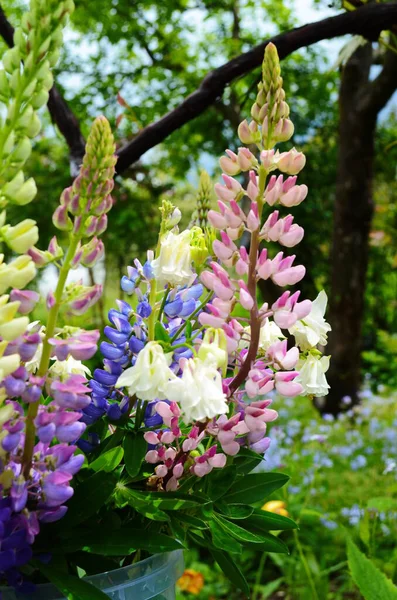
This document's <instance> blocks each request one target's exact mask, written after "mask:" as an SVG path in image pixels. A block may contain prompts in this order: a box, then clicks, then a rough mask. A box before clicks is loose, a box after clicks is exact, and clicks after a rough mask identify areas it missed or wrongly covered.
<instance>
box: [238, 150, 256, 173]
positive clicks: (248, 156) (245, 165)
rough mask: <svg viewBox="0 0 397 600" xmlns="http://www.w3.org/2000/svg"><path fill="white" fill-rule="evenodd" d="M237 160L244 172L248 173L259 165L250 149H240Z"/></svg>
mask: <svg viewBox="0 0 397 600" xmlns="http://www.w3.org/2000/svg"><path fill="white" fill-rule="evenodd" d="M237 160H238V163H239V165H240V168H241V170H242V171H248V170H249V169H252V167H255V166H256V165H257V163H258V161H257V160H256V158H255V156H254V155H253V154H252V152H251V150H249V148H239V149H238V156H237Z"/></svg>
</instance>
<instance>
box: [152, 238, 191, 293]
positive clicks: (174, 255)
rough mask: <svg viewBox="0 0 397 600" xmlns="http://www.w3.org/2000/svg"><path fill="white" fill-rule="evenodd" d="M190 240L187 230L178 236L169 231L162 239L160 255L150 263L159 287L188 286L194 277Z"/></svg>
mask: <svg viewBox="0 0 397 600" xmlns="http://www.w3.org/2000/svg"><path fill="white" fill-rule="evenodd" d="M190 239H191V232H190V230H189V229H187V230H186V231H183V232H182V233H179V234H177V233H173V232H172V231H169V232H168V233H166V234H165V235H164V237H163V238H162V240H161V246H160V254H159V256H158V257H157V258H156V259H155V260H154V261H153V262H152V269H153V273H154V276H155V278H156V279H157V281H158V282H159V284H160V285H161V286H164V285H166V284H167V283H169V284H171V285H188V284H189V283H190V281H191V280H192V278H193V277H194V275H195V274H194V272H193V271H192V267H191V262H192V257H191V250H190Z"/></svg>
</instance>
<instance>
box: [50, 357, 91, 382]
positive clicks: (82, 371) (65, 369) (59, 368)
mask: <svg viewBox="0 0 397 600" xmlns="http://www.w3.org/2000/svg"><path fill="white" fill-rule="evenodd" d="M48 372H49V374H50V376H51V377H52V379H60V380H61V381H64V380H65V379H67V378H68V377H69V375H83V376H84V377H85V376H86V375H88V376H91V371H90V370H89V368H88V367H86V366H85V365H83V363H82V362H81V360H76V359H75V358H73V356H70V355H69V356H68V357H67V359H66V360H57V359H54V363H53V364H52V365H51V367H50V368H49V371H48Z"/></svg>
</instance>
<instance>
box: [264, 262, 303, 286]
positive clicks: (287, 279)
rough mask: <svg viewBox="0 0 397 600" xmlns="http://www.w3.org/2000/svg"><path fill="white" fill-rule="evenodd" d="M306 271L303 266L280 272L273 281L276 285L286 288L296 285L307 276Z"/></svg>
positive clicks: (273, 277) (274, 276)
mask: <svg viewBox="0 0 397 600" xmlns="http://www.w3.org/2000/svg"><path fill="white" fill-rule="evenodd" d="M305 273H306V269H305V267H304V266H303V265H298V266H296V267H290V268H288V269H284V270H283V271H279V272H278V273H275V274H274V275H273V276H272V280H273V281H274V283H275V284H276V285H279V286H281V287H284V286H286V285H295V284H296V283H298V282H299V281H301V279H303V277H304V276H305Z"/></svg>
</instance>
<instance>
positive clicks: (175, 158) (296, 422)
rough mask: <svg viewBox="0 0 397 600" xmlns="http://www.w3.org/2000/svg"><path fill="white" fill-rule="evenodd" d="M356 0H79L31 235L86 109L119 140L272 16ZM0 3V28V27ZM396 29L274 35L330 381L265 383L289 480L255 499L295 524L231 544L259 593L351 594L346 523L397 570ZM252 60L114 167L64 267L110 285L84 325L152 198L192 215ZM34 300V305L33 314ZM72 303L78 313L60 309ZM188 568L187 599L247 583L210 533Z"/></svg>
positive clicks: (270, 25)
mask: <svg viewBox="0 0 397 600" xmlns="http://www.w3.org/2000/svg"><path fill="white" fill-rule="evenodd" d="M364 4H366V2H365V1H363V2H362V1H361V0H350V1H349V2H347V1H346V2H341V1H340V0H324V1H323V0H163V1H162V2H158V1H156V0H76V11H75V13H74V14H73V17H72V22H71V25H70V26H69V28H68V29H67V32H66V43H65V48H64V50H63V53H62V56H61V61H60V63H59V64H58V67H57V72H56V85H57V89H58V92H57V93H58V94H59V97H63V98H64V99H66V101H67V106H68V108H67V110H66V112H65V114H63V115H62V114H61V115H60V114H59V111H60V110H61V112H62V109H60V106H62V103H59V102H58V103H55V104H53V106H52V111H51V113H52V117H51V116H50V113H49V112H48V110H44V111H43V116H42V118H43V120H44V122H45V126H44V128H43V130H42V133H41V135H40V137H39V139H38V140H37V142H36V143H35V146H34V152H33V153H32V156H31V158H30V159H29V160H30V165H29V166H28V168H27V171H29V172H34V173H35V179H36V182H37V187H38V195H37V197H36V199H35V201H34V202H32V203H31V204H30V205H27V206H26V207H24V211H25V212H26V216H29V217H31V218H33V219H35V220H36V221H37V222H38V225H39V228H40V232H41V238H40V242H39V245H40V247H41V248H45V247H47V245H48V243H49V241H50V239H51V237H52V235H53V228H52V223H51V215H52V213H53V211H54V209H55V207H56V206H57V203H58V201H59V196H60V193H61V192H62V190H63V189H64V188H65V187H66V186H67V185H69V184H70V181H71V171H72V172H73V174H75V170H76V166H77V165H78V164H79V161H80V159H81V147H82V145H83V144H84V138H85V137H86V136H87V134H88V130H89V127H90V124H91V123H92V121H93V119H94V118H95V117H96V116H97V115H99V114H105V116H106V117H107V118H108V119H109V120H110V122H111V124H112V128H113V131H114V134H115V137H116V139H117V142H118V146H119V147H120V148H122V147H125V146H126V144H128V143H130V142H132V141H133V140H137V141H138V140H139V134H140V132H141V131H142V130H144V129H145V128H146V127H148V126H149V125H150V124H152V123H154V122H156V121H157V120H158V119H160V118H161V117H162V116H163V115H165V114H166V113H167V112H169V111H172V110H173V109H175V108H176V107H178V105H180V103H181V102H182V101H183V100H184V98H186V97H187V96H188V95H189V94H191V93H192V92H194V91H195V90H196V89H197V88H199V86H200V83H201V81H202V80H203V78H204V77H205V75H206V74H207V73H208V72H209V71H211V70H213V69H216V68H218V67H220V66H221V65H224V64H225V63H227V62H228V61H229V60H231V59H233V58H234V57H236V56H239V55H241V54H243V53H244V52H247V51H249V50H250V49H251V48H253V47H254V46H255V45H257V44H259V43H262V42H264V41H265V40H267V39H269V38H271V37H273V36H275V35H277V34H279V33H282V32H287V31H289V30H291V29H293V28H294V27H298V26H300V25H304V24H306V23H311V22H314V21H318V20H320V19H327V18H328V17H332V16H334V15H342V14H345V13H350V12H353V11H360V10H362V8H363V6H362V5H364ZM369 4H371V3H369ZM383 4H394V3H387V2H383ZM0 5H1V9H2V11H4V15H6V17H7V19H8V22H9V23H14V24H15V23H19V21H20V18H21V14H22V12H23V11H24V10H25V9H26V2H24V1H23V0H3V1H2V2H1V3H0ZM4 15H3V13H1V15H0V17H1V18H0V28H1V33H2V38H4V39H5V40H6V41H7V27H8V26H9V24H5V22H4V19H3V16H4ZM366 27H367V26H366ZM368 28H369V29H370V25H368ZM364 29H365V28H364ZM396 32H397V28H396V26H394V25H392V26H391V31H383V32H382V33H381V35H380V37H379V31H377V32H376V35H375V36H373V37H371V36H368V37H369V38H370V39H371V41H370V42H368V41H367V39H365V38H364V37H361V36H360V35H343V36H340V37H335V38H333V39H331V40H324V41H320V42H319V43H317V44H313V45H311V46H310V47H304V48H301V49H300V50H297V51H295V52H292V53H289V52H287V51H284V54H288V56H286V58H284V60H283V61H282V71H283V77H284V87H285V89H286V93H287V97H288V99H289V104H290V107H291V112H292V120H293V122H294V124H295V130H296V131H297V132H298V133H297V134H296V135H295V136H294V138H293V144H294V145H295V146H296V147H297V148H298V149H300V150H303V151H304V153H305V154H306V157H307V163H306V168H305V170H304V171H303V175H302V178H301V180H300V183H305V184H307V185H308V187H309V195H308V198H307V200H306V201H305V202H304V203H303V204H302V205H301V207H300V213H299V224H300V225H302V226H304V228H305V237H304V239H303V241H302V242H301V244H300V246H299V248H298V250H297V256H298V259H299V262H300V263H304V264H305V265H306V267H307V273H309V274H310V275H307V276H306V278H305V279H304V280H303V282H302V283H301V289H302V294H303V297H307V298H311V299H314V298H315V297H316V296H317V294H318V291H319V290H320V289H322V288H324V289H325V290H326V292H327V294H328V298H329V307H328V313H327V320H328V321H329V322H330V323H331V325H332V328H333V333H332V334H331V336H330V343H329V346H328V350H329V351H328V352H327V353H328V354H331V368H330V371H329V372H328V374H327V377H328V381H329V383H330V385H331V390H330V394H329V395H328V396H327V398H326V399H325V400H324V401H323V402H322V403H321V402H320V403H318V404H315V403H314V402H313V403H312V402H311V401H310V400H308V399H295V400H293V401H292V400H289V399H281V398H280V397H277V396H275V397H274V404H273V407H274V408H275V409H276V410H277V411H278V412H279V419H278V421H277V422H276V423H275V424H273V425H272V426H271V427H269V435H270V437H271V438H272V445H271V447H270V449H269V451H268V452H267V454H266V460H265V462H264V463H263V464H262V465H260V467H259V468H260V469H264V470H272V469H275V470H278V471H283V472H285V473H287V474H289V475H290V477H291V479H290V482H289V485H288V486H286V487H285V491H284V492H283V493H281V494H280V493H279V494H278V495H277V494H275V495H274V497H271V498H267V499H264V504H265V500H266V503H268V502H269V501H270V502H271V504H267V508H266V509H267V510H270V511H275V512H280V511H281V512H280V514H284V515H289V516H291V517H292V518H293V519H294V520H296V521H297V522H298V523H299V527H300V529H299V530H298V531H293V532H284V533H282V534H281V536H280V537H281V539H282V540H283V541H284V542H285V543H286V544H287V546H288V548H289V551H290V554H289V555H287V554H274V553H268V554H261V553H259V552H256V551H254V550H252V551H251V550H246V551H244V553H243V554H242V555H241V556H239V557H237V559H236V562H237V563H238V564H240V565H241V567H242V569H243V570H244V572H245V573H246V575H247V579H248V582H249V584H250V586H251V589H252V590H253V594H252V598H253V600H265V599H266V598H269V599H272V600H275V599H277V598H284V599H290V600H294V599H299V600H300V599H302V600H303V599H305V600H306V599H309V600H310V599H313V600H325V599H334V600H337V599H338V600H342V599H356V598H357V599H358V598H361V597H362V596H361V595H360V593H359V591H358V589H357V587H356V586H355V584H354V582H353V581H352V578H351V576H350V575H349V570H348V564H347V555H346V540H347V537H350V538H352V539H353V540H354V541H355V542H356V544H357V545H358V546H359V547H360V549H361V550H362V551H363V552H364V553H365V554H366V555H367V557H369V558H370V559H371V560H372V561H373V563H374V564H375V565H377V566H378V567H379V568H380V569H381V570H382V571H383V572H384V573H385V574H386V575H387V576H388V577H389V578H390V579H391V580H393V581H394V583H397V541H396V540H397V433H396V432H397V414H396V407H397V169H396V165H397V162H396V159H397V94H396V93H395V90H396V89H397V41H396V40H397V37H396V35H397V34H396ZM8 34H9V30H8ZM6 41H3V40H2V41H1V43H2V48H1V51H3V50H4V49H5V47H6ZM275 43H276V45H277V40H275ZM259 76H260V67H259V66H257V67H254V68H252V69H247V72H246V73H245V74H244V75H242V76H239V77H238V78H235V79H233V80H232V81H231V83H230V85H227V86H226V87H225V86H223V87H225V89H224V91H223V88H222V90H221V92H222V91H223V93H219V94H218V95H217V96H216V99H215V101H214V102H210V103H209V105H208V107H207V108H206V110H203V111H202V112H201V114H198V116H197V117H196V118H192V117H193V116H195V115H192V116H191V117H189V115H187V116H186V115H185V116H184V117H183V118H182V117H181V122H180V126H178V127H175V130H174V131H173V132H172V133H171V134H170V135H168V136H167V137H166V138H165V139H164V141H162V142H161V143H159V144H157V142H156V141H155V140H154V141H153V143H152V147H150V150H149V151H148V152H144V153H141V154H140V155H139V152H138V153H137V157H135V158H131V159H130V160H129V162H128V160H127V159H128V157H127V159H125V157H124V158H123V160H124V162H125V161H127V163H128V164H127V165H126V166H123V169H122V172H121V169H120V174H119V176H118V177H117V179H116V187H115V194H114V197H115V200H116V201H115V206H114V208H113V210H112V213H111V216H110V221H109V227H108V230H107V231H106V234H105V235H104V238H105V239H104V241H105V246H106V256H105V259H104V260H103V261H102V263H101V264H100V265H99V266H97V267H95V269H94V270H87V269H83V268H81V269H80V268H79V269H78V270H77V271H76V272H75V273H74V280H75V281H78V280H79V279H80V278H83V279H84V281H85V283H89V282H91V283H93V282H95V283H100V284H103V286H104V288H105V293H104V294H103V298H106V301H105V300H104V301H102V303H101V302H100V303H98V304H97V305H96V307H95V308H94V309H92V310H91V313H89V314H85V315H84V323H85V324H87V322H88V321H89V322H90V323H91V324H92V325H93V326H97V327H99V328H102V329H103V326H104V324H106V319H107V310H108V309H109V308H110V307H111V306H112V305H113V304H114V301H115V299H116V298H120V297H122V295H121V292H120V290H119V280H120V278H121V277H122V275H124V274H125V272H126V268H127V266H128V265H130V264H132V261H133V259H134V258H135V257H138V258H140V259H143V258H144V256H145V254H146V251H147V250H148V249H149V248H152V247H153V246H154V245H155V244H156V238H157V231H158V225H159V220H160V219H159V217H160V215H159V210H158V208H159V205H160V203H161V201H162V200H163V199H167V198H168V199H170V200H172V202H173V203H174V204H176V205H177V206H179V207H180V209H181V211H182V214H183V222H184V224H185V225H186V226H187V225H188V224H189V221H190V218H191V216H192V213H193V211H194V208H195V203H196V198H197V193H198V191H197V190H198V185H199V177H200V172H201V171H202V170H203V169H204V170H206V171H207V172H208V174H209V175H210V177H211V179H212V181H213V182H214V183H215V182H217V181H218V180H219V177H220V168H219V165H218V157H219V156H221V155H222V153H223V151H224V148H231V149H232V150H235V149H236V147H238V145H239V144H238V139H237V136H236V129H237V127H238V124H239V123H240V122H241V121H242V119H243V118H245V117H247V116H248V114H247V113H248V111H249V107H250V106H251V104H252V102H253V100H254V97H255V93H256V85H257V82H258V80H259ZM61 99H62V98H61ZM58 100H59V98H58ZM52 102H53V103H54V102H55V100H54V97H53V98H52ZM68 111H70V112H68ZM65 115H66V119H64V123H66V125H65V130H64V131H63V132H62V133H61V131H60V128H59V127H58V126H57V125H55V124H54V122H53V121H54V120H55V121H57V117H58V119H59V120H58V125H59V123H61V122H62V116H63V117H65ZM71 115H72V116H73V118H71ZM68 119H69V121H68ZM183 119H184V120H183ZM61 129H62V127H61ZM149 146H150V144H149ZM284 146H285V147H286V149H288V148H289V147H291V146H292V144H290V143H288V144H284ZM83 147H84V146H83ZM211 201H212V202H213V203H214V204H215V203H216V199H215V197H213V198H212V199H211ZM12 210H14V211H18V210H19V208H18V207H15V208H13V209H12ZM9 212H10V214H11V210H10V211H9ZM15 214H16V213H15ZM44 232H48V233H47V237H45V235H46V234H45V233H44ZM52 268H53V267H51V266H50V267H48V268H47V269H45V270H44V271H43V275H42V279H41V282H40V286H41V287H42V289H43V290H46V289H47V288H48V286H49V282H51V281H52V280H53V277H54V272H53V271H51V269H52ZM263 283H266V285H265V286H264V287H263V289H262V290H261V292H262V299H263V301H264V300H266V301H270V302H271V301H272V298H274V293H275V292H274V289H272V287H271V286H270V285H268V282H263ZM45 310H46V309H45V307H44V306H41V307H39V308H38V309H37V310H36V315H35V318H36V319H40V315H42V314H43V311H45ZM79 319H80V320H79ZM81 319H82V317H80V318H79V317H73V316H72V317H70V319H69V320H68V324H70V325H79V324H81ZM92 364H93V365H94V364H95V359H93V361H92ZM186 567H187V571H186V573H185V575H184V577H183V578H182V580H181V581H180V582H179V589H178V594H179V598H180V600H183V599H189V598H198V599H200V600H201V599H203V600H204V599H208V600H209V599H211V598H212V599H225V600H226V599H231V600H232V599H236V600H237V599H239V598H242V595H241V592H238V591H236V589H235V588H234V587H233V586H232V584H231V583H230V582H229V581H228V580H226V578H225V577H224V576H223V575H222V573H221V572H220V571H218V570H217V569H216V568H214V566H213V564H212V561H211V558H210V555H209V554H207V552H206V550H205V549H202V550H201V551H199V550H197V551H195V552H193V551H192V552H191V553H189V554H187V555H186ZM394 597H395V596H392V595H390V598H394ZM374 598H375V597H374ZM379 600H384V599H383V598H381V597H379ZM385 600H386V599H385Z"/></svg>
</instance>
